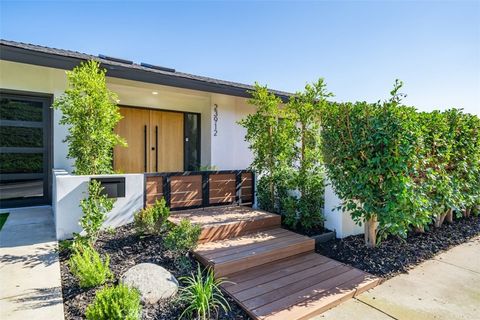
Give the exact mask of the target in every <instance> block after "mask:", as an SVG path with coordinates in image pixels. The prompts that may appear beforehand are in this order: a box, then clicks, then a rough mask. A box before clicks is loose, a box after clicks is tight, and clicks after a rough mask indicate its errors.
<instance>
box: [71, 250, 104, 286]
mask: <svg viewBox="0 0 480 320" xmlns="http://www.w3.org/2000/svg"><path fill="white" fill-rule="evenodd" d="M68 266H69V268H70V272H71V273H72V274H73V275H74V276H75V277H76V278H77V279H78V281H79V284H80V287H82V288H91V287H96V286H99V285H102V284H104V283H105V282H106V281H107V280H110V279H112V278H113V274H112V272H111V271H110V257H109V256H108V255H106V256H105V260H104V261H103V260H102V258H101V257H100V254H99V253H98V252H97V251H96V250H95V249H94V248H93V247H91V246H85V247H83V248H81V249H77V250H75V252H74V254H73V255H72V256H71V257H70V259H69V260H68Z"/></svg>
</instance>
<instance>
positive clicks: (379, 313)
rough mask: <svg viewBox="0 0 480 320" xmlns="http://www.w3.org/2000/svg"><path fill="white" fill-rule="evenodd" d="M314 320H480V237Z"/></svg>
mask: <svg viewBox="0 0 480 320" xmlns="http://www.w3.org/2000/svg"><path fill="white" fill-rule="evenodd" d="M313 319H315V320H327V319H332V320H333V319H335V320H343V319H345V320H347V319H348V320H350V319H359V320H361V319H368V320H387V319H389V320H391V319H399V320H404V319H405V320H411V319H415V320H423V319H435V320H442V319H448V320H453V319H470V320H473V319H480V237H477V238H474V239H473V240H471V241H469V242H467V243H465V244H462V245H459V246H457V247H455V248H453V249H451V250H449V251H447V252H445V253H442V254H439V255H437V256H436V257H435V258H433V259H431V260H428V261H426V262H424V263H422V264H421V265H419V266H418V267H416V268H414V269H413V270H411V271H410V272H409V273H408V274H401V275H399V276H396V277H394V278H392V279H390V280H388V281H386V282H384V283H383V284H381V285H380V286H378V287H376V288H374V289H372V290H370V291H368V292H365V293H363V294H361V295H359V296H357V297H356V298H355V299H351V300H349V301H347V302H345V303H343V304H341V305H339V306H337V307H335V308H333V309H331V310H329V311H327V312H325V313H324V314H322V315H321V316H317V317H315V318H313ZM313 319H312V320H313Z"/></svg>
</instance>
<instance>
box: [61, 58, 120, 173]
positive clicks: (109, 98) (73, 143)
mask: <svg viewBox="0 0 480 320" xmlns="http://www.w3.org/2000/svg"><path fill="white" fill-rule="evenodd" d="M66 73H67V81H68V87H67V89H66V90H65V94H64V95H62V96H61V97H60V98H58V99H56V100H55V102H54V104H53V108H55V109H58V110H61V111H62V118H61V119H60V124H62V125H66V126H67V127H68V135H67V137H66V139H65V142H67V143H68V157H69V158H72V159H75V165H74V167H75V169H74V172H75V173H76V174H80V175H83V174H85V175H91V174H106V173H112V172H113V168H112V157H113V147H115V146H116V145H117V144H120V145H126V143H125V141H124V140H123V139H122V138H120V137H119V136H118V135H117V134H115V132H114V128H115V126H116V124H117V123H118V122H119V121H120V119H121V118H122V117H121V115H120V112H119V109H118V107H117V105H116V100H117V96H116V95H115V93H113V92H112V91H110V90H108V88H107V85H106V78H105V73H106V71H105V70H104V69H100V65H99V63H98V62H96V61H88V62H85V63H82V64H81V65H79V66H77V67H76V68H75V69H73V71H67V72H66Z"/></svg>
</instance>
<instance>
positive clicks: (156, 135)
mask: <svg viewBox="0 0 480 320" xmlns="http://www.w3.org/2000/svg"><path fill="white" fill-rule="evenodd" d="M155 172H158V126H155Z"/></svg>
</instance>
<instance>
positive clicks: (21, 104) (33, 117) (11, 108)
mask: <svg viewBox="0 0 480 320" xmlns="http://www.w3.org/2000/svg"><path fill="white" fill-rule="evenodd" d="M0 119H2V120H20V121H35V122H42V120H43V103H42V102H40V101H24V100H17V99H12V98H1V99H0Z"/></svg>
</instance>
